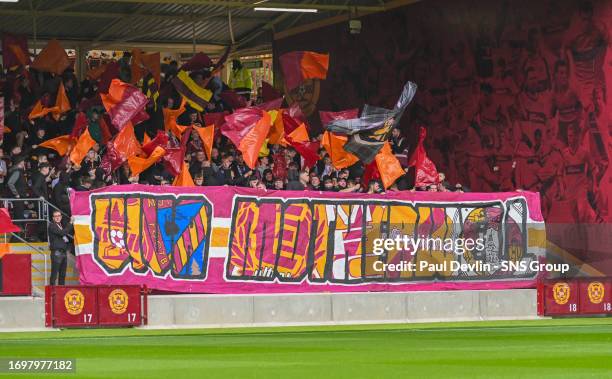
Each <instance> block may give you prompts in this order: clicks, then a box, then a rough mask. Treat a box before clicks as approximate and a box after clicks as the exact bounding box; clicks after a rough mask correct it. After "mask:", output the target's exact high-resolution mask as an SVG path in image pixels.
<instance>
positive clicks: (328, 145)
mask: <svg viewBox="0 0 612 379" xmlns="http://www.w3.org/2000/svg"><path fill="white" fill-rule="evenodd" d="M347 141H348V137H347V136H343V135H341V134H336V133H332V132H330V131H325V133H323V140H322V141H321V142H322V144H323V147H324V148H325V150H326V151H327V154H329V158H330V159H331V161H332V165H333V166H334V167H335V168H337V169H342V168H346V167H350V166H352V165H354V164H355V163H357V162H358V161H359V158H357V157H356V156H354V155H353V154H351V153H349V152H347V151H346V150H344V145H345V144H346V142H347Z"/></svg>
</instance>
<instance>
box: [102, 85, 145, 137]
mask: <svg viewBox="0 0 612 379" xmlns="http://www.w3.org/2000/svg"><path fill="white" fill-rule="evenodd" d="M100 97H101V98H102V104H104V108H106V111H107V112H108V114H109V116H110V119H111V123H112V124H113V125H115V127H116V128H117V129H119V130H121V129H123V127H124V126H126V125H127V124H128V122H130V120H132V119H134V118H135V122H136V123H138V122H140V121H142V118H141V117H140V114H141V112H143V111H144V108H145V107H146V105H147V102H148V101H149V99H147V97H146V96H145V95H144V94H143V93H142V92H140V91H139V90H138V88H136V87H134V86H133V85H131V84H128V83H124V82H122V81H121V80H119V79H113V81H112V82H111V85H110V88H109V90H108V94H104V93H100Z"/></svg>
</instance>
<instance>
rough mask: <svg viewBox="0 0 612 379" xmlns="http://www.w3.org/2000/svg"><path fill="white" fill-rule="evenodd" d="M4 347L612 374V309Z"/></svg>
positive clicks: (367, 372) (316, 369) (362, 374)
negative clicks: (575, 315)
mask: <svg viewBox="0 0 612 379" xmlns="http://www.w3.org/2000/svg"><path fill="white" fill-rule="evenodd" d="M0 357H5V358H9V357H10V358H75V359H76V360H77V363H76V367H77V374H76V375H75V374H69V375H65V377H72V378H74V377H87V378H106V379H110V378H120V377H124V378H164V379H190V378H265V379H270V378H309V379H319V378H334V379H336V378H425V379H437V378H513V379H519V378H537V379H541V378H572V379H578V378H612V319H609V318H608V319H561V320H534V321H512V322H478V323H440V324H404V325H373V326H330V327H299V328H298V327H294V328H257V329H222V330H219V329H216V330H207V329H198V330H186V329H182V330H137V329H107V330H65V331H60V332H58V331H50V332H39V333H7V334H0ZM11 376H12V377H16V378H25V377H39V378H44V377H56V375H54V374H44V375H41V374H38V375H34V374H32V375H30V376H28V375H27V374H19V375H11Z"/></svg>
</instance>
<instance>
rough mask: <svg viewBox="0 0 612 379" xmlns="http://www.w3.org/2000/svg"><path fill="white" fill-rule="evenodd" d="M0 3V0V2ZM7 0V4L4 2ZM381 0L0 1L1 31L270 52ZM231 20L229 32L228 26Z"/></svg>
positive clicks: (93, 42)
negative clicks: (276, 38)
mask: <svg viewBox="0 0 612 379" xmlns="http://www.w3.org/2000/svg"><path fill="white" fill-rule="evenodd" d="M0 1H1V0H0ZM4 1H7V0H4ZM385 1H386V0H248V1H241V0H70V1H66V0H19V1H18V2H17V3H5V2H0V25H2V26H1V27H0V28H1V29H2V31H6V32H11V33H16V34H26V35H28V36H30V38H34V37H36V38H37V39H38V40H45V39H50V38H58V39H60V40H62V41H75V42H77V41H79V42H81V41H82V42H87V45H85V46H87V47H88V48H100V49H102V48H104V49H110V48H116V49H117V48H121V47H122V46H133V45H142V46H145V47H146V45H147V44H150V45H152V47H153V46H154V47H156V48H160V45H164V46H166V47H172V48H177V46H181V45H182V46H183V47H184V48H185V49H190V48H188V47H190V46H191V45H192V43H193V42H194V41H193V40H194V35H195V43H196V44H197V45H198V49H201V48H202V46H208V47H209V49H210V50H217V49H219V50H220V49H222V47H223V46H228V45H229V44H231V43H232V34H233V39H234V42H235V47H236V49H239V50H248V49H259V50H265V49H269V48H270V46H271V40H272V33H273V32H278V31H282V30H286V29H288V28H292V27H295V26H299V25H303V24H309V23H313V22H317V21H320V20H324V19H329V18H331V17H334V16H339V15H348V14H353V15H355V14H357V15H359V14H365V13H371V12H378V11H382V10H385V9H386V6H387V5H388V4H390V3H385ZM256 6H258V7H281V8H316V9H317V10H318V13H286V12H285V13H279V12H258V11H255V10H254V9H253V8H254V7H256ZM230 18H231V28H230Z"/></svg>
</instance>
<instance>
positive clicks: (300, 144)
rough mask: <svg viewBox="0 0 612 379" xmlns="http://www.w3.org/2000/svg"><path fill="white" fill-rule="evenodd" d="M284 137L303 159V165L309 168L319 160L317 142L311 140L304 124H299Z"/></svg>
mask: <svg viewBox="0 0 612 379" xmlns="http://www.w3.org/2000/svg"><path fill="white" fill-rule="evenodd" d="M285 139H286V140H287V142H288V143H289V144H290V145H291V146H292V147H293V148H294V149H295V150H296V151H297V152H298V153H299V154H300V156H301V157H302V158H303V159H304V166H306V167H308V168H311V167H312V166H314V165H315V164H316V163H317V161H318V160H319V146H320V145H319V142H311V141H310V137H308V131H307V130H306V125H304V124H301V125H300V126H299V127H298V128H296V129H295V130H294V131H293V132H291V133H289V134H288V135H287V136H286V137H285Z"/></svg>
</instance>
